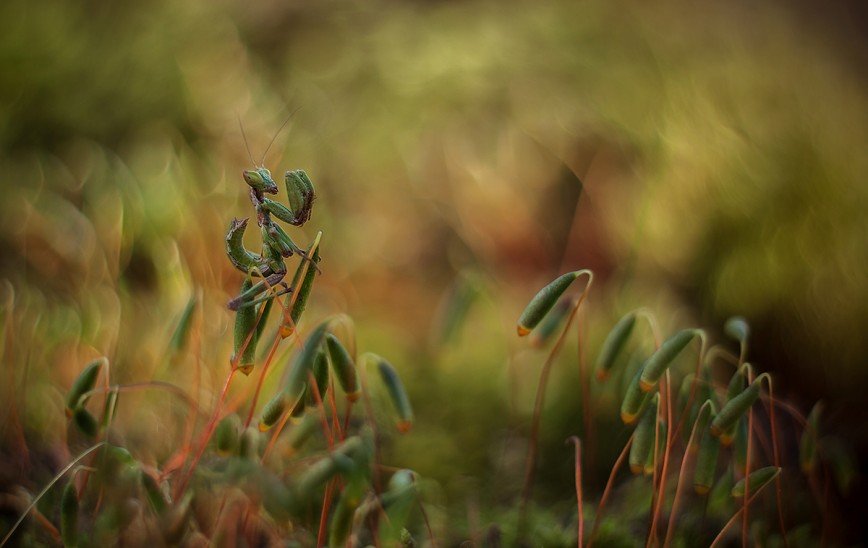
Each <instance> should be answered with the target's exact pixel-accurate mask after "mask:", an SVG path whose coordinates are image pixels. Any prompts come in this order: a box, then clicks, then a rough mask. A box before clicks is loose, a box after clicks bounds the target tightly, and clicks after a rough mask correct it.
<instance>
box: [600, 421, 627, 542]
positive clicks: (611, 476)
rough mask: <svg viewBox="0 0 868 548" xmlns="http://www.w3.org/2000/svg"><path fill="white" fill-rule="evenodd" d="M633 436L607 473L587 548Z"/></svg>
mask: <svg viewBox="0 0 868 548" xmlns="http://www.w3.org/2000/svg"><path fill="white" fill-rule="evenodd" d="M635 435H636V432H635V431H634V432H633V433H632V434H630V437H629V438H628V439H627V443H625V444H624V449H622V450H621V454H620V455H618V458H617V459H616V460H615V464H614V465H613V466H612V471H611V472H609V479H608V481H606V488H605V489H603V496H602V497H600V504H598V505H597V514H596V516H595V517H594V526H593V527H592V528H591V536H590V537H588V548H591V546H592V545H593V543H594V536H595V535H596V534H597V528H598V527H599V526H600V520H601V518H602V517H603V509H604V508H605V507H606V501H608V500H609V495H611V494H612V486H613V485H614V484H615V475H616V474H617V473H618V470H619V469H620V468H621V466H622V465H623V464H624V460H626V458H627V452H628V451H630V445H631V444H632V443H633V436H635Z"/></svg>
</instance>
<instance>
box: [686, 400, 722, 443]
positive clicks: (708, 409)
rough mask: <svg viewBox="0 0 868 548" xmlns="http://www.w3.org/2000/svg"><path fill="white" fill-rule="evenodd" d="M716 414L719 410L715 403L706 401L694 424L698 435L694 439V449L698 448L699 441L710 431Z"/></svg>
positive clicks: (694, 429)
mask: <svg viewBox="0 0 868 548" xmlns="http://www.w3.org/2000/svg"><path fill="white" fill-rule="evenodd" d="M716 414H717V408H716V407H715V406H714V402H713V401H711V400H705V403H703V404H702V406H700V408H699V413H697V414H696V422H694V424H693V431H694V432H696V434H697V435H695V436H694V438H693V445H692V447H696V446H698V445H699V441H700V440H701V439H702V437H703V436H704V435H705V432H706V431H707V430H708V425H709V424H710V423H711V418H712V417H713V416H714V415H716Z"/></svg>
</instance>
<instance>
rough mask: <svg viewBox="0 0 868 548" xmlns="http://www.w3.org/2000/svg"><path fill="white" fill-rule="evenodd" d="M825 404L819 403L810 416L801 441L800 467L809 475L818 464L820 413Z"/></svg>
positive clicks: (815, 405)
mask: <svg viewBox="0 0 868 548" xmlns="http://www.w3.org/2000/svg"><path fill="white" fill-rule="evenodd" d="M822 409H823V402H819V401H818V402H817V403H815V404H814V407H813V408H812V409H811V412H810V413H809V414H808V420H807V424H806V425H805V430H804V431H803V432H802V438H801V439H800V440H799V465H800V467H801V468H802V472H804V473H806V474H807V473H809V472H810V471H811V470H813V469H814V466H816V464H817V438H818V437H819V432H820V412H821V411H822Z"/></svg>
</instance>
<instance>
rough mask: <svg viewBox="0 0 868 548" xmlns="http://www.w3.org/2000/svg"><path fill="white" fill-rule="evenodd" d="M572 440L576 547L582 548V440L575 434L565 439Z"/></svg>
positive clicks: (583, 518)
mask: <svg viewBox="0 0 868 548" xmlns="http://www.w3.org/2000/svg"><path fill="white" fill-rule="evenodd" d="M569 442H573V445H574V446H575V449H576V464H575V468H576V503H577V504H578V507H579V509H578V520H579V536H578V540H577V547H578V548H582V540H583V539H584V536H585V510H584V502H583V499H582V442H581V440H579V438H577V437H576V436H571V437H570V438H569V439H567V443H569Z"/></svg>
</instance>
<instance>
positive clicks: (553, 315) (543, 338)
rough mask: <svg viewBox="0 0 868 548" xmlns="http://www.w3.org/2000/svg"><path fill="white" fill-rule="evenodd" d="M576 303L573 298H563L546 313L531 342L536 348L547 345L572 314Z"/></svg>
mask: <svg viewBox="0 0 868 548" xmlns="http://www.w3.org/2000/svg"><path fill="white" fill-rule="evenodd" d="M574 304H575V303H574V301H573V299H572V298H563V299H561V300H560V301H558V304H556V305H555V307H554V308H552V311H551V312H549V313H548V314H546V315H545V317H544V318H543V319H542V321H540V323H539V325H538V326H537V328H536V329H534V330H533V335H531V339H530V344H532V345H533V346H535V347H536V348H541V347H543V346H545V344H546V343H547V342H549V340H551V338H552V337H553V336H554V334H555V333H557V332H558V331H559V330H560V329H561V327H562V326H563V325H564V322H565V321H566V319H567V317H568V316H569V315H570V311H571V310H572V309H573V306H574Z"/></svg>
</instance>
